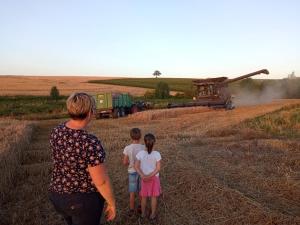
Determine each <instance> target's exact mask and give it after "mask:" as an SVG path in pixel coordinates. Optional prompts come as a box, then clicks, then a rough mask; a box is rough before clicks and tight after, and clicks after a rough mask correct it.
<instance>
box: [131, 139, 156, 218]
mask: <svg viewBox="0 0 300 225" xmlns="http://www.w3.org/2000/svg"><path fill="white" fill-rule="evenodd" d="M144 142H145V146H146V149H147V151H140V152H139V153H138V154H137V155H136V159H137V160H136V162H135V168H136V171H137V172H138V174H139V175H140V176H141V178H142V182H141V191H140V196H141V199H142V200H141V207H142V215H141V216H142V217H145V210H146V203H147V197H150V198H151V215H150V219H151V220H154V219H155V218H156V208H157V197H158V196H159V195H160V193H161V188H160V181H159V173H158V172H159V170H160V161H161V155H160V153H159V152H158V151H153V146H154V143H155V137H154V135H153V134H146V135H145V137H144Z"/></svg>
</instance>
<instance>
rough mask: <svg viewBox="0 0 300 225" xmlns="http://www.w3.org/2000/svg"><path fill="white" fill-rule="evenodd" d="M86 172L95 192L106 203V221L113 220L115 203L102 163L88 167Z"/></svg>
mask: <svg viewBox="0 0 300 225" xmlns="http://www.w3.org/2000/svg"><path fill="white" fill-rule="evenodd" d="M88 171H89V173H90V176H91V178H92V181H93V183H94V184H95V186H96V188H97V190H98V191H99V193H100V194H101V195H102V196H103V198H104V199H105V201H106V202H107V208H106V212H107V220H113V219H114V218H115V216H116V201H115V197H114V193H113V190H112V186H111V182H110V179H109V177H108V174H107V171H106V167H105V165H104V163H101V164H99V165H97V166H93V167H91V166H89V167H88Z"/></svg>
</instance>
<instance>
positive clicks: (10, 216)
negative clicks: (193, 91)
mask: <svg viewBox="0 0 300 225" xmlns="http://www.w3.org/2000/svg"><path fill="white" fill-rule="evenodd" d="M295 103H298V104H299V101H297V100H296V101H278V102H275V103H271V104H267V105H260V106H251V107H241V108H238V109H235V110H232V111H224V110H216V111H215V110H207V109H203V110H201V109H197V110H192V112H191V111H189V110H190V109H185V110H182V109H172V110H165V111H153V112H152V113H153V115H150V114H151V112H145V113H144V114H136V115H133V116H131V117H128V118H122V119H118V120H98V121H95V122H94V123H93V124H92V125H91V127H90V128H89V129H90V130H91V131H92V132H93V133H95V134H96V135H97V136H98V137H99V138H100V139H101V140H102V142H103V144H104V146H105V149H106V151H107V166H108V168H109V173H110V176H111V178H112V182H113V186H114V191H115V195H116V198H117V204H118V217H117V218H116V220H115V221H114V222H113V223H111V224H122V225H129V224H141V221H139V219H138V218H137V217H132V218H129V217H127V211H128V204H127V201H128V196H127V175H126V173H127V172H126V168H124V167H123V166H122V165H121V157H122V149H123V148H124V146H125V145H127V144H128V143H129V142H130V139H129V130H130V129H131V128H133V127H140V128H141V129H142V132H143V133H144V134H145V133H147V132H153V133H154V134H155V135H156V137H157V145H156V149H158V150H159V151H160V152H161V154H162V158H163V161H162V163H163V164H162V165H163V168H162V171H161V173H160V174H161V180H162V187H163V195H162V197H161V198H160V201H159V219H158V221H157V224H164V225H169V224H222V225H225V224H228V225H229V224H300V203H299V202H300V191H299V190H300V186H299V172H300V165H299V161H300V150H299V149H300V148H299V147H300V146H299V140H298V139H279V138H277V139H276V138H270V137H269V138H266V137H264V136H259V135H258V134H256V133H253V132H252V131H251V132H250V131H249V130H247V129H244V128H242V126H241V127H240V130H239V133H234V132H233V131H232V129H236V127H235V128H233V125H236V126H238V125H239V124H240V123H241V122H242V121H244V120H245V119H248V118H254V117H256V116H259V115H263V114H265V113H268V112H272V111H274V110H277V109H279V108H281V107H282V106H286V105H289V104H295ZM188 111H189V113H188V114H187V112H188ZM59 122H60V121H58V120H52V121H41V122H39V124H38V128H37V129H36V131H35V133H34V134H35V135H34V138H33V141H32V148H30V149H29V150H28V151H26V152H24V157H23V162H22V163H23V169H22V171H20V173H19V175H18V177H19V181H18V182H17V186H16V188H15V189H14V190H12V191H11V200H10V202H9V203H7V205H6V208H7V211H5V215H6V221H7V224H10V225H15V224H35V225H37V224H49V225H58V224H61V219H60V218H58V217H57V215H56V213H55V212H54V210H53V208H52V206H51V205H50V204H49V201H48V199H47V184H48V180H49V171H50V168H51V163H50V154H49V150H48V135H49V132H50V130H51V128H52V127H54V126H55V125H57V124H58V123H59ZM17 218H18V219H17ZM8 221H10V222H9V223H8ZM45 221H46V222H45ZM145 223H146V224H148V222H147V221H146V222H145ZM149 224H150V222H149ZM5 225H6V224H5Z"/></svg>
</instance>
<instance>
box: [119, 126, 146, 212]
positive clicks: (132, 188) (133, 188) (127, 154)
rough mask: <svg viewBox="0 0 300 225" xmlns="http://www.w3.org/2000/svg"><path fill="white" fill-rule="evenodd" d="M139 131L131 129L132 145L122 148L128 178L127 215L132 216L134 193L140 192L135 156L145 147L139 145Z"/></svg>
mask: <svg viewBox="0 0 300 225" xmlns="http://www.w3.org/2000/svg"><path fill="white" fill-rule="evenodd" d="M141 136H142V134H141V130H140V129H139V128H133V129H131V130H130V137H131V139H132V143H131V144H130V145H128V146H126V147H125V148H124V151H123V154H124V157H123V164H124V165H126V166H128V178H129V186H128V189H129V209H130V211H129V214H130V216H132V215H133V214H134V208H135V207H134V201H135V193H136V192H139V191H140V176H139V175H138V173H137V172H136V170H135V168H134V163H135V161H136V155H137V154H138V153H139V152H140V151H143V150H144V149H145V146H144V145H142V144H140V139H141Z"/></svg>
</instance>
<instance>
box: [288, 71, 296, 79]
mask: <svg viewBox="0 0 300 225" xmlns="http://www.w3.org/2000/svg"><path fill="white" fill-rule="evenodd" d="M295 78H296V75H295V72H294V71H293V72H292V73H291V74H289V75H288V79H295Z"/></svg>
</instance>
